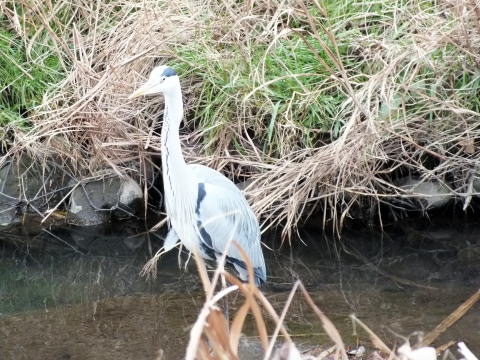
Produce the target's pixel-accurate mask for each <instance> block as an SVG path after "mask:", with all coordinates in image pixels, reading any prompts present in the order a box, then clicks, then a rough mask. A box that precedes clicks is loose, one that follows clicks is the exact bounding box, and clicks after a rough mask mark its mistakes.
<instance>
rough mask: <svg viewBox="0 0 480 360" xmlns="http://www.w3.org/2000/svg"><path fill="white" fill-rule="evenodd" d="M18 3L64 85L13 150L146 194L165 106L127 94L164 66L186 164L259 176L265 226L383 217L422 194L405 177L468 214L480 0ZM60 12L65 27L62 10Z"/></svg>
mask: <svg viewBox="0 0 480 360" xmlns="http://www.w3.org/2000/svg"><path fill="white" fill-rule="evenodd" d="M16 3H17V4H19V5H21V6H22V7H23V8H24V9H27V10H28V11H23V12H22V13H19V12H14V11H13V12H7V13H6V16H7V17H9V18H10V20H11V22H12V24H16V23H20V24H21V23H22V22H21V21H20V22H18V19H21V18H27V19H28V17H35V18H36V19H40V20H41V24H40V25H39V31H49V33H51V36H52V38H53V39H54V40H55V44H56V47H55V49H54V51H56V52H58V53H59V54H60V55H61V56H62V59H63V62H64V64H65V67H66V68H67V69H68V76H67V77H66V78H65V80H64V81H63V82H62V83H61V84H60V85H59V86H58V88H57V89H56V91H54V92H52V93H49V94H46V96H45V97H44V102H43V105H42V106H40V107H38V108H37V109H36V111H35V112H34V113H32V115H31V117H30V121H31V122H32V123H33V124H34V127H33V128H32V130H31V131H29V132H24V131H21V130H19V129H14V131H15V146H14V147H12V148H11V149H10V153H18V152H22V151H27V152H29V153H31V154H34V155H35V156H38V157H39V158H44V157H45V156H50V155H52V154H60V155H61V156H62V157H63V159H64V160H65V162H66V163H68V164H69V166H70V167H71V168H72V171H73V172H74V173H75V174H77V175H78V176H84V175H87V174H91V173H93V174H95V173H97V172H98V171H99V170H101V169H103V168H105V167H109V168H112V169H113V170H114V171H116V172H118V173H120V174H123V173H125V172H128V173H130V174H131V175H134V176H137V177H139V178H142V179H143V180H144V184H145V188H148V186H150V184H151V173H152V167H153V164H152V163H151V160H150V155H151V152H158V151H159V147H158V144H159V137H158V133H157V132H156V131H155V129H157V128H158V126H159V125H160V124H159V123H160V121H161V120H159V119H160V117H159V116H160V110H161V107H162V105H161V101H162V100H161V99H160V98H158V99H147V100H144V101H142V102H141V103H139V102H129V101H128V100H127V95H128V94H129V93H131V91H132V90H133V89H134V88H135V87H136V86H137V85H138V84H139V83H140V82H142V80H143V79H144V78H145V77H146V76H147V74H148V73H149V72H150V70H151V69H152V67H153V66H154V64H157V63H159V62H162V63H169V64H172V65H173V66H174V67H176V68H177V69H179V72H181V73H182V83H183V88H184V92H185V94H186V97H185V98H186V108H187V118H188V120H189V121H188V126H187V127H186V129H185V131H184V135H183V139H182V140H183V142H184V144H185V146H184V151H185V153H186V157H187V160H188V161H196V162H203V163H207V164H209V165H210V166H213V167H215V168H218V169H223V170H224V172H226V173H228V174H229V175H230V176H231V177H237V178H239V179H246V178H249V179H251V180H252V183H251V184H250V186H249V187H248V188H247V189H246V192H247V194H248V196H249V199H250V200H251V202H252V204H253V207H254V210H255V211H256V213H257V214H258V215H259V216H260V217H262V219H263V220H264V228H268V227H270V226H274V225H278V224H283V225H285V235H290V234H291V232H292V231H295V227H296V225H297V224H299V222H300V221H301V219H305V218H306V215H308V214H310V213H311V211H313V210H314V209H319V208H320V209H323V211H324V221H325V222H327V221H330V220H332V219H334V220H338V221H337V222H336V224H337V226H340V225H341V224H342V222H343V220H344V219H345V218H346V217H347V216H349V214H350V210H351V208H352V206H357V205H358V204H362V206H367V207H369V208H371V209H373V210H372V211H371V213H375V209H376V207H377V206H378V205H379V204H382V203H389V202H390V200H391V199H393V198H401V197H406V198H409V197H415V196H417V195H416V194H412V193H409V192H408V191H406V190H404V189H402V188H400V187H399V186H396V185H395V181H394V180H395V179H396V178H398V177H399V176H402V175H408V174H413V175H415V176H418V177H419V178H420V179H422V181H429V180H436V181H439V182H441V183H443V184H445V185H446V186H448V188H449V189H450V191H451V193H452V194H453V195H454V196H456V197H458V198H459V199H460V200H462V201H463V202H464V204H465V207H467V206H468V205H469V203H470V200H471V197H472V195H475V194H476V193H475V190H474V188H473V186H472V184H473V181H474V179H475V178H476V177H478V156H479V150H478V147H477V144H476V139H477V138H478V137H479V136H480V128H479V126H478V124H479V119H480V117H479V109H480V101H479V100H478V98H479V96H478V95H479V89H480V85H479V84H480V78H479V76H478V68H479V65H480V56H479V55H478V54H480V27H479V26H478V23H479V20H480V19H479V12H478V4H477V7H475V2H474V1H467V0H460V1H454V2H450V1H439V2H430V1H402V2H398V1H388V0H383V1H380V2H378V3H375V4H372V3H371V2H365V3H363V2H358V1H350V0H344V1H342V2H340V3H338V2H337V3H335V4H332V3H331V2H329V1H325V2H320V1H317V0H312V1H308V2H306V5H304V3H303V2H301V1H296V0H285V1H280V2H273V1H268V0H262V1H255V2H253V1H244V2H236V1H228V0H226V1H212V0H210V1H207V0H204V1H201V0H197V1H195V0H189V1H168V2H158V1H141V2H137V1H126V2H125V1H122V2H121V4H122V5H121V7H119V6H117V5H118V4H119V3H117V2H116V1H111V2H108V3H104V2H90V1H78V2H75V3H74V4H72V3H67V2H58V4H56V5H55V9H54V8H50V7H51V6H53V5H48V3H45V4H44V3H43V2H40V1H39V0H36V1H26V0H25V1H23V0H19V1H17V2H16ZM62 6H63V7H65V8H67V7H68V9H63V10H65V11H66V10H68V11H67V13H69V14H71V18H70V19H69V20H68V21H66V22H64V23H65V24H67V25H68V26H63V27H62V24H59V23H58V21H57V22H56V21H55V16H53V15H52V14H56V13H58V12H62V11H61V10H62ZM65 11H64V12H65ZM53 25H55V27H54V28H53ZM56 29H60V30H56ZM59 34H60V35H61V36H60V35H59ZM34 40H35V39H34V38H28V37H27V38H26V41H34ZM285 49H287V50H288V51H292V52H290V53H288V54H289V55H288V56H287V55H285V54H283V53H282V51H284V50H285ZM292 49H294V50H295V49H296V50H295V51H293V50H292ZM287 50H285V51H287ZM282 54H283V55H282ZM294 54H297V55H294ZM282 56H283V57H282ZM282 59H284V61H282Z"/></svg>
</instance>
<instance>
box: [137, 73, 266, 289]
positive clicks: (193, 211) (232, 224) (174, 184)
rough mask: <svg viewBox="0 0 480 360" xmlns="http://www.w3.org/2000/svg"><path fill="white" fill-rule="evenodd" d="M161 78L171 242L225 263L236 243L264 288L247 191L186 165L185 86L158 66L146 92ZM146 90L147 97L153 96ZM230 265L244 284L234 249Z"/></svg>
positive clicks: (216, 174) (256, 229)
mask: <svg viewBox="0 0 480 360" xmlns="http://www.w3.org/2000/svg"><path fill="white" fill-rule="evenodd" d="M155 71H157V72H158V73H159V75H160V77H159V76H158V75H156V74H155ZM160 72H161V73H160ZM155 75H156V76H155ZM157 77H159V78H160V79H162V80H161V81H162V82H163V83H165V82H166V81H167V79H168V81H169V83H168V87H165V90H163V88H160V89H161V90H159V91H161V92H162V93H163V94H164V96H165V112H164V122H163V127H162V135H161V142H162V144H161V145H162V147H161V149H162V172H163V183H164V194H165V205H166V211H167V215H168V217H169V221H170V226H171V229H170V231H169V234H168V236H167V241H166V242H170V243H172V242H173V241H175V240H176V239H177V238H178V239H180V240H181V241H182V244H183V245H184V246H185V247H186V248H187V249H188V250H190V251H193V249H194V247H196V248H197V249H198V250H199V252H200V254H201V255H202V256H203V257H204V258H207V259H211V260H215V259H218V258H220V256H221V255H222V253H223V251H224V250H225V247H226V245H227V244H228V243H229V240H230V239H232V240H233V241H235V243H236V244H238V245H239V246H240V247H241V248H242V249H243V250H244V252H245V254H246V255H247V256H248V257H249V259H250V262H251V263H252V265H253V267H254V273H255V281H256V283H257V284H261V283H262V282H264V281H266V269H265V261H264V258H263V253H262V249H261V244H260V229H259V226H258V221H257V219H256V217H255V215H254V213H253V211H252V210H251V209H250V206H249V205H248V202H247V201H246V199H245V197H244V196H243V194H242V192H241V191H240V190H239V189H238V188H237V187H236V186H235V184H234V183H233V182H232V181H230V180H229V179H228V178H226V177H225V176H224V175H222V174H221V173H219V172H218V171H216V170H213V169H211V168H209V167H206V166H203V165H198V164H186V163H185V160H184V158H183V155H182V149H181V144H180V137H179V126H180V123H181V121H182V118H183V100H182V92H181V88H180V82H179V80H178V77H177V76H176V74H175V72H174V71H173V70H172V69H170V68H168V67H158V68H156V69H154V71H153V72H152V75H150V79H149V81H147V84H145V85H144V86H143V87H142V88H144V87H147V85H149V86H150V87H149V88H152V87H154V86H155V79H156V78H157ZM169 78H170V79H169ZM142 88H140V89H139V90H138V91H137V92H139V91H140V90H142ZM147 90H148V89H147ZM147 90H144V91H143V92H142V93H148V92H147ZM159 91H151V92H150V93H156V92H159ZM135 94H136V93H134V94H133V95H135ZM165 247H166V245H165ZM227 262H229V263H230V264H231V265H233V266H234V267H235V269H236V270H237V272H238V273H239V275H240V278H241V279H242V280H246V279H247V277H248V276H247V274H248V273H247V270H246V265H245V262H244V261H243V257H242V255H241V252H240V251H239V250H238V249H237V247H236V246H235V245H234V244H230V246H229V248H228V251H227Z"/></svg>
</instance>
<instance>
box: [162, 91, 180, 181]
mask: <svg viewBox="0 0 480 360" xmlns="http://www.w3.org/2000/svg"><path fill="white" fill-rule="evenodd" d="M182 117H183V100H182V92H181V91H180V89H178V92H177V93H176V94H169V95H165V111H164V115H163V127H162V161H163V168H164V170H165V167H167V170H169V171H172V172H175V171H176V170H179V171H182V170H184V168H185V167H186V165H185V160H184V158H183V155H182V148H181V145H180V136H179V132H178V129H179V127H180V123H181V122H182Z"/></svg>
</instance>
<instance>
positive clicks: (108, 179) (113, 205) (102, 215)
mask: <svg viewBox="0 0 480 360" xmlns="http://www.w3.org/2000/svg"><path fill="white" fill-rule="evenodd" d="M142 200H143V191H142V189H141V188H140V186H139V185H138V184H137V183H136V181H135V180H133V179H132V178H129V177H124V178H120V177H119V176H117V175H107V176H104V177H103V178H101V179H99V180H92V181H88V182H82V183H80V184H78V185H76V186H75V189H74V190H73V192H72V194H71V195H70V204H69V207H68V213H67V222H68V223H70V224H73V225H81V226H91V225H98V224H102V223H105V222H107V221H109V220H110V219H111V217H112V216H115V217H116V218H124V217H132V216H134V215H135V214H137V213H138V212H139V210H140V209H141V206H142V203H143V201H142Z"/></svg>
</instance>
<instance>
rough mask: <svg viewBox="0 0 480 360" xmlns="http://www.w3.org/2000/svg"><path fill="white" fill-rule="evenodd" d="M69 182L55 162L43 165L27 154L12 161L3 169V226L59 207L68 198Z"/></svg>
mask: <svg viewBox="0 0 480 360" xmlns="http://www.w3.org/2000/svg"><path fill="white" fill-rule="evenodd" d="M66 180H67V179H66V177H65V176H64V173H63V171H62V170H61V168H60V167H58V166H57V165H56V164H55V162H54V161H44V162H39V161H38V160H34V159H32V158H31V157H30V156H28V155H26V154H23V155H21V156H20V157H18V158H11V159H8V160H7V161H6V162H5V163H4V165H3V166H2V168H1V169H0V225H2V226H6V225H10V224H12V223H16V222H18V221H20V220H19V219H20V216H21V215H23V214H26V213H36V214H41V213H42V212H43V211H45V210H46V209H48V207H49V206H50V207H53V206H55V204H56V203H57V202H58V201H60V200H61V199H62V197H63V196H64V195H65V194H66V191H67V189H66V187H65V184H66Z"/></svg>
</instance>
